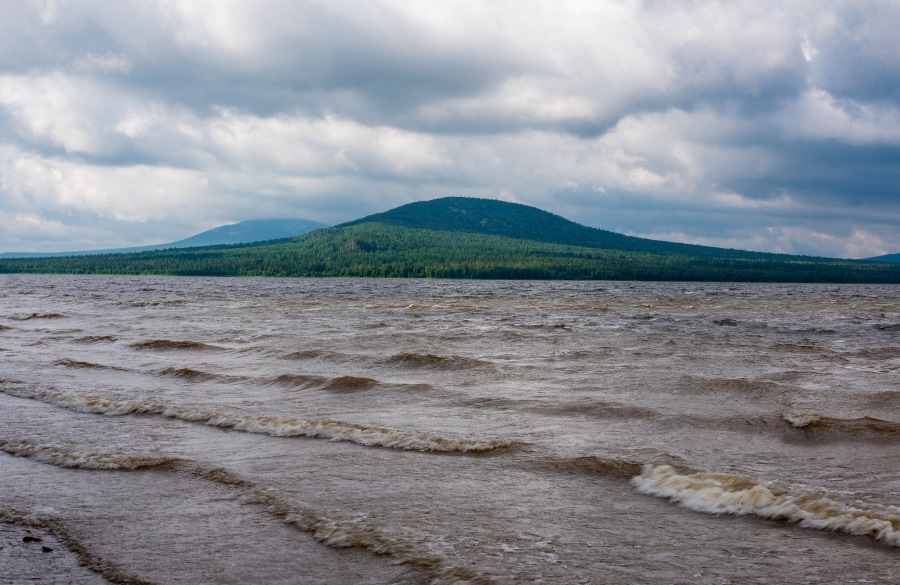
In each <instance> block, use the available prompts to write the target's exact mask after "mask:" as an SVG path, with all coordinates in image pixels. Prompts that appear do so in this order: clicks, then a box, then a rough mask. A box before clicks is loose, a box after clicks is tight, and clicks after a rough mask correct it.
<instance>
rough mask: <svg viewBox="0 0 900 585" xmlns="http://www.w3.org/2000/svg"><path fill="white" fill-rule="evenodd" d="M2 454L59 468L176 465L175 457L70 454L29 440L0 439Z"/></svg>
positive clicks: (61, 449) (125, 467)
mask: <svg viewBox="0 0 900 585" xmlns="http://www.w3.org/2000/svg"><path fill="white" fill-rule="evenodd" d="M0 451H3V452H5V453H8V454H10V455H14V456H16V457H27V458H29V459H34V460H35V461H40V462H42V463H47V464H49V465H55V466H56V467H68V468H75V469H105V470H126V469H143V468H147V467H157V466H160V465H166V464H168V463H174V462H175V461H178V459H175V458H172V457H152V456H145V455H130V454H121V453H112V452H105V451H70V450H67V449H65V448H63V447H58V446H53V445H35V444H34V443H31V442H29V441H3V440H0Z"/></svg>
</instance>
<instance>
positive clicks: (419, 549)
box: [0, 442, 493, 585]
mask: <svg viewBox="0 0 900 585" xmlns="http://www.w3.org/2000/svg"><path fill="white" fill-rule="evenodd" d="M0 444H3V443H0ZM7 444H10V443H7ZM19 444H21V445H27V446H26V447H18V446H15V447H13V448H12V450H15V451H17V452H16V453H13V454H15V455H17V456H20V457H29V458H32V459H35V460H37V461H40V462H41V463H45V464H49V465H55V466H57V467H73V465H71V464H69V461H70V460H71V459H73V458H75V457H77V456H78V454H77V453H74V452H67V451H65V450H63V449H60V448H58V447H52V446H41V445H34V444H31V443H22V442H19V443H16V445H19ZM4 445H5V444H4ZM2 448H3V450H6V448H5V446H4V447H2ZM44 453H51V454H52V455H53V456H51V457H46V456H43V455H42V454H44ZM108 455H109V456H110V457H111V458H112V459H113V460H115V461H120V462H121V461H136V460H141V459H142V457H141V456H138V455H132V454H127V453H110V454H108ZM144 459H146V458H144ZM159 460H160V461H163V463H160V464H158V465H156V466H155V467H157V468H159V469H164V470H168V471H173V472H176V473H183V474H186V475H190V476H192V477H197V478H200V479H204V480H206V481H211V482H214V483H217V484H220V485H223V486H226V487H228V488H230V489H235V490H238V492H239V493H240V495H241V496H242V497H243V500H244V502H245V503H248V504H253V505H257V506H260V507H262V508H263V509H264V510H265V511H266V512H267V513H268V514H270V515H271V516H273V517H275V518H276V519H278V520H280V521H281V522H284V523H285V524H287V525H289V526H293V527H294V528H296V529H298V530H301V531H303V532H306V533H309V534H311V535H312V536H313V538H315V539H316V540H318V541H319V542H321V543H323V544H325V545H328V546H331V547H335V548H348V547H356V548H360V549H363V550H366V551H368V552H370V553H373V554H376V555H379V556H385V557H388V558H391V559H393V560H394V561H395V562H398V563H406V564H409V565H412V566H416V567H419V568H421V569H425V570H426V571H428V573H430V574H431V576H432V577H433V579H432V582H433V583H472V584H481V583H484V584H488V583H491V582H493V580H492V579H490V578H489V577H487V576H480V575H477V574H475V573H473V572H472V571H470V570H469V569H466V568H462V567H455V566H452V565H451V564H450V563H449V562H448V560H447V559H446V558H445V557H442V556H440V555H439V554H436V553H434V552H433V551H432V550H430V547H428V546H427V544H425V543H417V542H414V541H408V540H405V539H398V538H396V537H391V536H388V535H386V534H384V533H383V531H382V530H380V529H379V528H378V527H377V526H374V525H372V524H371V523H369V522H368V521H366V520H353V521H346V520H345V521H341V520H335V519H332V518H329V517H327V516H325V515H323V514H321V513H319V512H317V511H315V510H313V509H311V508H307V507H302V506H299V505H297V504H295V503H292V502H288V501H285V500H284V499H282V498H280V497H279V496H278V494H277V492H274V491H273V490H270V489H265V488H264V487H263V486H260V485H257V484H255V483H254V482H252V481H250V480H249V479H246V478H244V477H241V476H240V475H238V474H236V473H234V472H233V471H231V470H228V469H224V468H221V467H212V466H209V465H206V464H202V463H198V462H195V461H190V460H186V459H178V458H159ZM88 469H95V470H102V469H105V470H114V469H118V468H116V467H89V468H88ZM129 469H130V468H129ZM0 521H7V522H16V523H20V524H26V525H29V526H36V527H41V528H45V529H48V528H49V529H50V530H51V531H52V532H54V533H56V534H57V535H66V537H68V532H67V531H65V530H64V529H63V528H62V524H61V522H60V520H59V519H56V518H48V519H35V518H33V517H30V516H26V515H24V514H20V515H14V514H10V513H8V512H6V513H4V512H3V511H2V510H0ZM68 538H69V541H72V542H73V543H74V546H69V548H70V549H74V552H76V554H79V560H85V561H89V562H85V563H83V564H85V565H87V566H89V567H90V568H93V569H94V570H98V569H97V568H95V565H96V564H97V563H96V562H91V561H96V560H97V559H96V557H94V556H93V555H91V554H90V552H89V551H87V549H85V548H84V547H83V546H81V545H80V544H79V543H77V541H73V540H72V539H71V538H70V537H68ZM60 540H64V541H65V539H64V538H60ZM66 544H67V545H69V542H66ZM79 551H80V553H79ZM105 568H106V569H107V570H106V571H101V570H98V572H101V574H103V575H104V576H107V574H111V575H112V576H113V578H111V579H109V580H110V581H112V582H113V583H127V584H129V585H130V584H141V585H144V584H145V583H146V582H144V581H135V580H129V579H131V578H130V577H128V576H126V575H124V574H123V573H121V571H118V570H110V569H114V567H113V566H111V565H108V566H106V567H105ZM107 578H109V577H107Z"/></svg>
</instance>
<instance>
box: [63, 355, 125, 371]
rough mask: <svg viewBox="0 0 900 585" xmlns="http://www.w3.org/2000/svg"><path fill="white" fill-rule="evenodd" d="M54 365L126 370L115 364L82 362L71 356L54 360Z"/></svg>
mask: <svg viewBox="0 0 900 585" xmlns="http://www.w3.org/2000/svg"><path fill="white" fill-rule="evenodd" d="M53 365H54V366H64V367H67V368H79V369H94V370H119V371H124V370H123V368H117V367H115V366H104V365H101V364H94V363H91V362H80V361H77V360H71V359H69V358H63V359H61V360H56V361H55V362H53Z"/></svg>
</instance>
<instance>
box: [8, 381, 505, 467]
mask: <svg viewBox="0 0 900 585" xmlns="http://www.w3.org/2000/svg"><path fill="white" fill-rule="evenodd" d="M0 392H3V393H5V394H8V395H10V396H16V397H19V398H30V399H33V400H40V401H42V402H47V403H49V404H53V405H56V406H61V407H64V408H69V409H71V410H75V411H78V412H87V413H92V414H104V415H112V416H124V415H132V414H133V415H154V416H161V417H165V418H173V419H177V420H181V421H185V422H193V423H200V424H205V425H208V426H212V427H218V428H224V429H231V430H235V431H243V432H247V433H257V434H263V435H269V436H272V437H310V438H321V439H329V440H332V441H347V442H350V443H355V444H357V445H362V446H365V447H385V448H390V449H403V450H408V451H422V452H434V453H468V454H479V453H489V452H492V451H500V450H504V449H509V448H511V447H513V446H514V444H513V442H511V441H498V440H470V439H453V438H446V437H441V436H438V435H433V434H426V433H421V434H420V433H408V432H404V431H399V430H396V429H391V428H387V427H377V426H367V425H361V424H356V423H349V422H343V421H335V420H326V419H301V418H296V417H279V416H255V415H248V414H227V413H219V412H204V411H201V410H194V409H189V408H183V407H178V406H171V405H166V404H160V403H152V402H143V401H141V400H110V399H107V398H102V397H99V396H75V395H70V394H63V393H61V392H54V391H50V390H30V389H11V388H0Z"/></svg>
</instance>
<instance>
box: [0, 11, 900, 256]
mask: <svg viewBox="0 0 900 585" xmlns="http://www.w3.org/2000/svg"><path fill="white" fill-rule="evenodd" d="M897 24H900V7H898V6H897V5H896V3H890V2H873V3H865V4H859V3H851V2H849V1H844V0H827V1H826V0H823V1H818V2H813V1H812V0H801V1H798V2H792V3H789V4H785V3H782V2H775V1H774V0H771V1H763V2H760V1H756V2H752V1H749V0H746V1H744V0H741V1H734V2H692V3H674V2H646V1H645V2H641V1H624V2H620V1H590V2H589V1H576V0H570V1H562V2H547V1H540V0H522V1H521V2H516V3H512V4H511V3H502V2H483V1H480V0H451V1H448V2H439V3H437V2H422V3H412V4H410V3H409V2H406V1H404V0H373V1H372V2H366V3H360V2H355V1H351V0H334V1H331V2H327V3H326V2H318V1H296V0H259V1H258V2H254V3H252V4H251V3H247V2H243V1H240V0H198V1H196V2H189V3H186V2H180V1H176V0H154V1H153V2H143V1H139V0H121V2H115V3H109V2H104V1H102V0H83V1H80V2H71V1H64V0H40V1H39V0H9V1H8V2H6V3H4V4H3V5H0V33H2V34H0V159H2V165H0V188H2V192H0V201H2V203H3V205H4V206H6V207H5V211H6V215H5V216H4V217H5V218H6V219H7V220H8V221H10V222H14V223H16V222H17V223H16V225H20V226H24V225H27V222H28V221H31V220H34V221H39V220H40V221H45V222H50V223H46V224H40V225H47V226H57V228H58V225H59V223H60V222H61V224H62V225H64V226H66V229H70V230H71V229H75V226H77V225H81V226H82V228H83V229H85V230H87V231H85V232H84V234H87V233H88V232H89V231H90V230H88V228H87V227H84V226H86V225H87V224H86V223H85V222H87V223H90V222H92V221H95V222H99V223H98V225H100V224H101V223H102V225H103V226H104V227H103V228H102V229H100V228H97V229H98V230H99V231H94V232H91V233H92V234H93V235H91V236H87V235H85V236H84V237H85V238H87V237H94V236H96V237H100V235H101V234H114V236H112V237H116V238H120V239H127V238H130V237H134V238H145V237H148V236H146V233H147V232H141V231H140V230H135V229H133V228H134V227H135V226H136V225H140V226H143V227H147V228H148V229H149V228H150V227H151V226H153V228H154V229H158V228H159V226H160V225H161V224H157V223H155V222H163V221H164V219H165V218H173V217H174V218H177V222H178V223H179V225H181V226H187V225H188V223H189V222H195V225H196V226H197V228H198V231H199V229H200V228H206V227H211V226H210V225H209V224H208V223H207V222H208V221H212V218H211V216H210V214H216V215H217V216H218V217H222V218H226V217H227V218H228V219H229V220H236V219H243V218H245V217H248V216H250V215H253V216H255V217H259V215H258V214H260V213H273V214H293V215H296V214H301V213H302V214H306V215H309V216H310V217H311V218H312V219H321V220H325V221H340V220H345V219H350V218H352V217H354V216H357V215H360V214H361V213H366V212H371V211H378V210H382V209H385V208H387V207H390V206H392V205H395V204H400V203H405V202H408V201H411V200H415V199H419V198H428V197H437V196H442V195H450V194H470V195H482V196H494V197H502V198H507V199H511V200H518V201H522V202H525V203H529V204H533V205H537V206H542V207H546V208H550V209H551V210H553V211H557V212H566V213H567V214H568V215H570V216H572V217H573V218H575V219H579V220H582V221H585V222H588V223H592V224H593V225H600V226H603V227H615V228H617V229H623V230H628V231H631V232H634V233H645V234H649V233H659V234H682V236H679V237H683V238H692V237H694V238H709V237H711V236H709V234H708V233H707V232H708V230H709V229H713V228H709V225H710V224H711V223H714V222H718V221H720V218H721V214H727V213H731V214H733V215H734V216H738V215H739V216H740V222H741V223H742V225H744V224H747V225H749V224H750V223H752V224H753V225H755V226H756V227H755V231H754V230H747V229H744V228H743V227H742V228H741V229H742V230H743V231H741V230H739V229H737V228H734V227H732V226H730V225H716V227H715V229H718V230H719V231H720V235H719V236H717V237H718V239H719V240H720V241H728V242H734V245H735V246H736V247H742V245H741V244H740V242H741V241H744V242H745V244H744V245H743V246H744V247H753V248H759V249H776V248H778V249H780V248H779V247H783V248H784V249H788V248H789V247H791V246H798V245H800V244H799V243H797V242H800V241H801V240H802V239H803V237H807V240H808V241H809V242H810V244H809V245H810V246H818V247H819V249H821V250H832V251H833V250H843V251H844V252H842V253H850V252H849V251H850V250H854V249H859V250H862V249H875V248H878V247H879V246H882V245H883V246H890V245H893V244H892V242H893V241H894V240H892V239H891V238H890V237H887V236H884V235H883V234H884V233H885V232H884V230H883V228H882V227H877V226H876V227H873V226H875V225H876V224H878V221H880V219H879V218H881V220H884V218H888V219H887V220H884V221H888V223H890V222H891V221H894V218H897V217H898V216H900V201H898V196H897V193H896V189H895V186H896V184H897V181H898V180H900V176H898V171H897V170H896V165H893V167H892V166H891V165H890V164H886V163H885V161H890V160H892V157H893V160H895V159H896V156H897V148H898V146H900V109H898V108H897V106H896V104H897V96H898V95H900V61H898V60H897V59H896V58H895V57H896V55H897V54H898V53H897V51H898V49H900V40H898V39H900V37H898V36H897V35H896V32H895V31H896V29H897V26H896V25H897ZM12 145H15V146H12ZM813 146H814V147H815V149H816V150H814V149H813V148H812V147H813ZM864 148H865V149H869V150H865V155H866V156H862V155H860V156H857V157H856V158H855V160H853V161H852V162H851V161H847V162H845V160H844V159H845V158H852V155H854V154H856V153H860V152H863V151H862V150H860V149H864ZM872 149H875V150H874V151H873V150H872ZM879 149H880V150H879ZM4 153H5V154H4ZM845 155H847V156H845ZM869 155H871V156H869ZM820 158H821V159H822V160H819V159H820ZM892 168H893V169H894V170H892ZM203 180H205V181H206V183H203ZM704 213H705V214H706V215H705V216H704ZM67 214H68V215H67ZM17 216H20V217H21V219H19V220H17V219H16V217H17ZM826 216H827V217H828V218H829V221H830V222H831V223H830V224H829V225H825V224H822V223H821V220H822V217H826ZM702 217H706V221H705V223H704V222H703V221H701V219H698V218H702ZM29 218H31V219H29ZM685 218H690V220H687V219H685ZM841 220H843V221H841ZM884 221H882V223H881V224H878V225H882V224H883V223H884ZM52 222H57V223H52ZM79 222H81V223H79ZM104 222H106V223H104ZM791 222H792V223H793V225H794V227H795V228H796V229H797V230H799V231H796V232H792V233H795V234H798V235H796V236H790V237H789V236H788V235H785V234H787V233H788V232H779V233H781V234H782V235H780V236H779V237H778V238H775V237H768V238H764V239H758V234H760V233H764V232H765V230H764V229H763V228H768V227H773V226H774V227H777V228H779V229H782V228H784V229H787V228H788V227H791V226H790V225H788V224H790V223H791ZM816 222H819V223H816ZM848 223H853V225H856V226H857V228H858V233H859V234H870V236H864V235H860V236H856V235H853V234H854V233H857V232H852V233H851V232H849V231H847V229H846V224H848ZM201 224H202V225H201ZM814 224H815V225H814ZM117 225H119V226H121V227H116V226H117ZM47 229H48V230H49V229H50V227H48V228H47ZM79 229H81V228H79ZM761 230H762V231H761ZM803 230H806V231H803ZM25 231H26V232H27V230H25ZM38 231H40V230H38V229H37V228H35V232H36V233H37V232H38ZM51 231H52V230H51ZM6 233H7V234H9V233H11V232H9V231H7V232H6ZM22 233H24V232H22ZM765 233H769V232H765ZM802 234H807V235H806V236H803V235H802ZM815 234H824V235H823V236H821V237H820V236H817V235H815ZM872 234H874V235H872ZM10 237H11V236H10ZM741 238H744V239H743V240H741ZM792 238H793V239H792ZM829 238H837V240H834V241H832V240H829ZM876 238H880V239H878V240H877V241H876ZM838 240H839V241H840V242H845V244H846V245H844V246H843V247H842V246H841V245H839V243H838ZM2 242H3V235H2V232H0V248H4V247H8V246H4V245H3V243H2ZM854 242H856V243H854ZM878 242H880V243H878ZM853 246H856V248H853Z"/></svg>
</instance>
